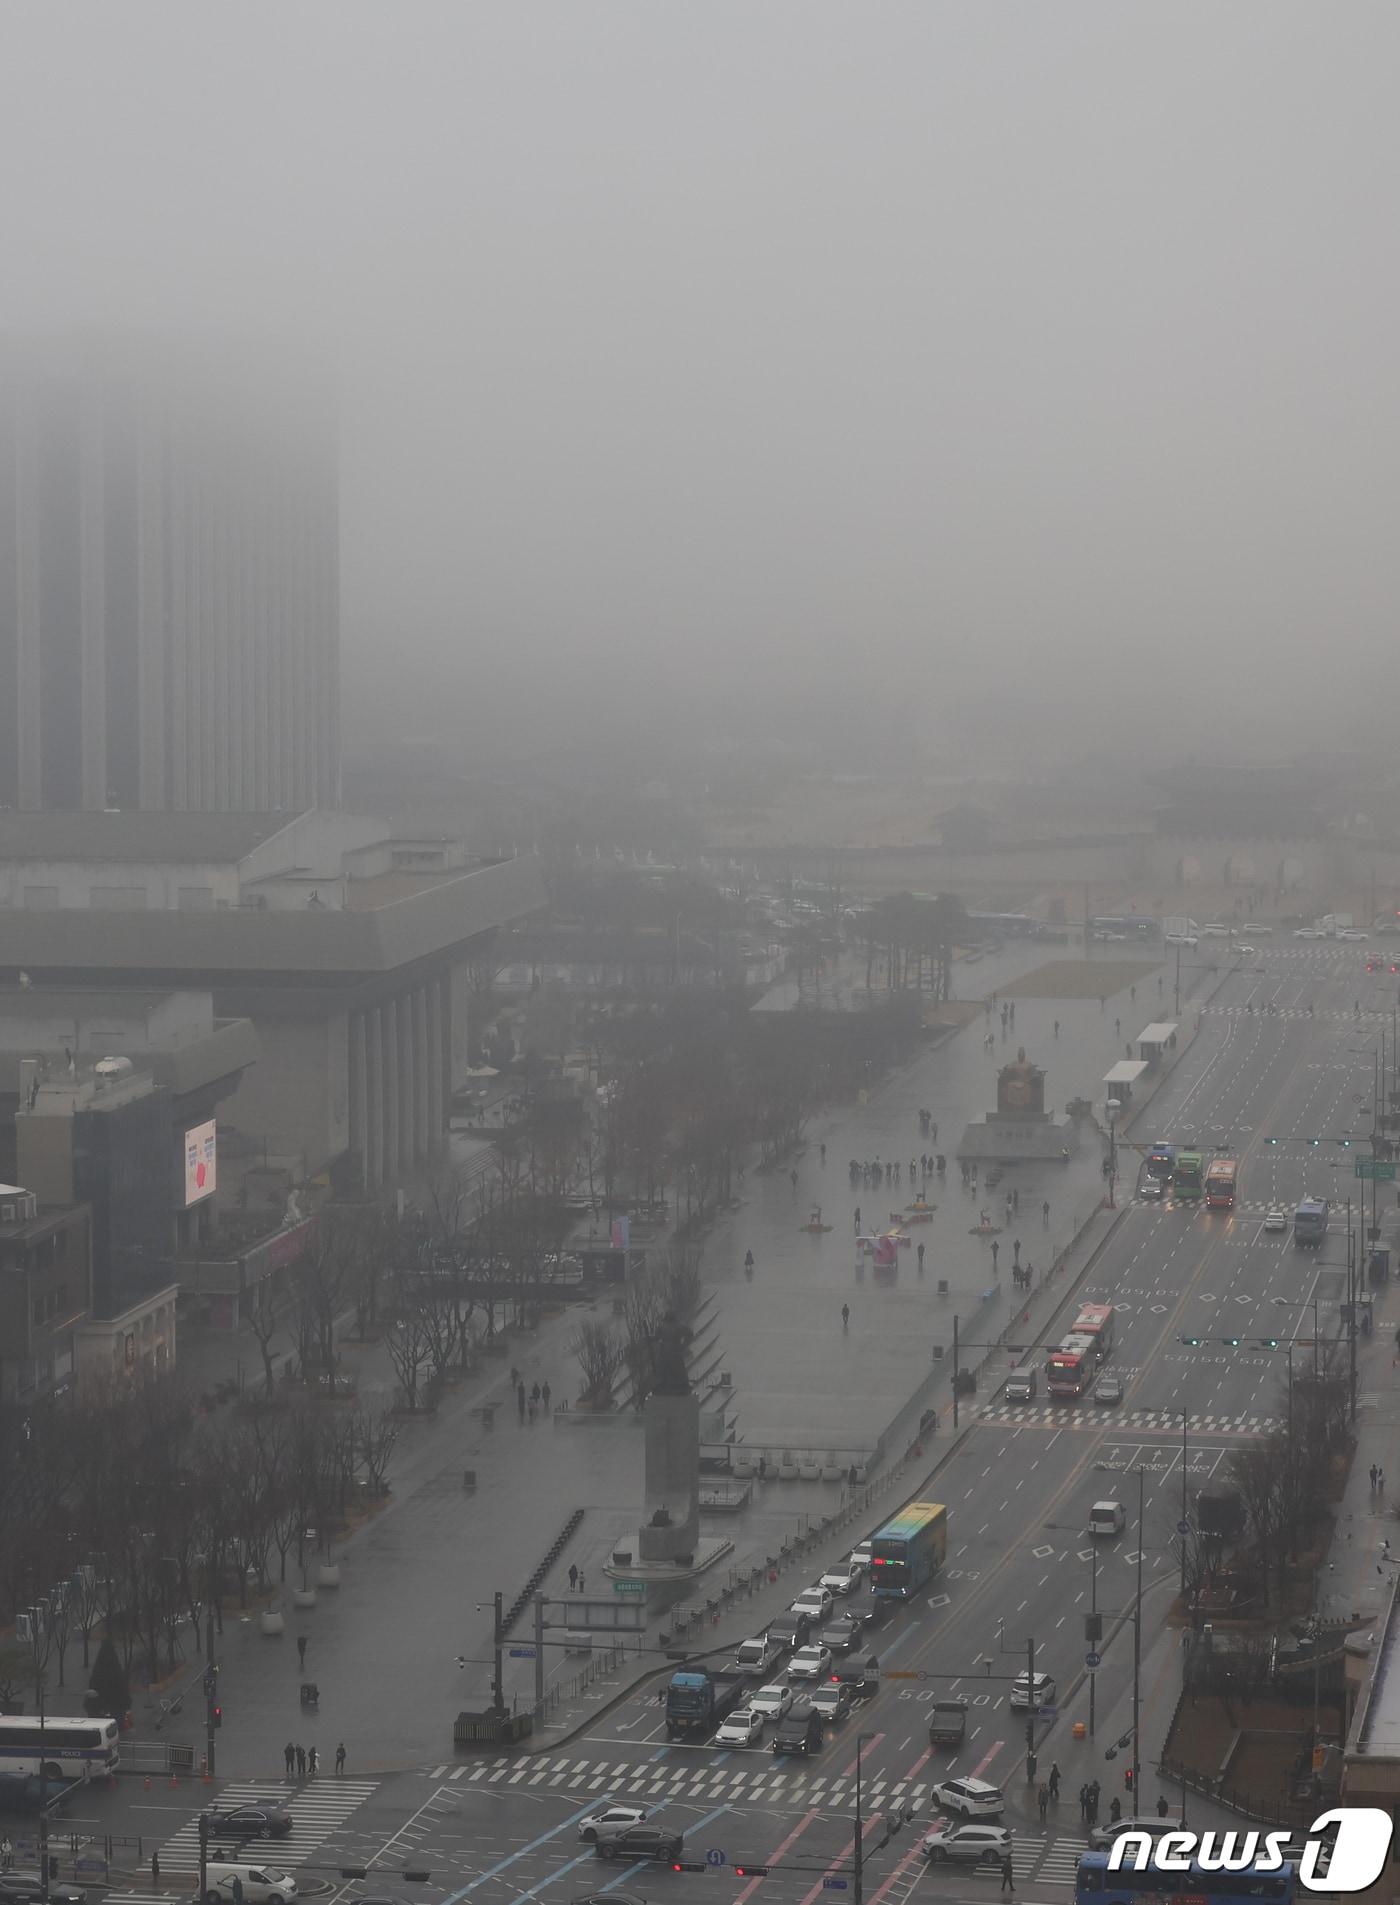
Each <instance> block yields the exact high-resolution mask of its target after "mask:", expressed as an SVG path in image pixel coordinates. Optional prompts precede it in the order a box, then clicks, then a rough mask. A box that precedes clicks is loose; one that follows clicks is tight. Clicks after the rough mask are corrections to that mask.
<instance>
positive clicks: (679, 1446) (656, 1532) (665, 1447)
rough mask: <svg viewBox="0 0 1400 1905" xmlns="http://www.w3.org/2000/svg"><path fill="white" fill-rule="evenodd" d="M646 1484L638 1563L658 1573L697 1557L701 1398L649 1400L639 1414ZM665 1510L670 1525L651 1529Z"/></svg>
mask: <svg viewBox="0 0 1400 1905" xmlns="http://www.w3.org/2000/svg"><path fill="white" fill-rule="evenodd" d="M642 1423H643V1426H644V1429H645V1433H646V1484H645V1492H644V1495H643V1501H644V1504H645V1506H644V1510H643V1518H642V1526H641V1528H640V1529H639V1530H638V1531H637V1541H638V1554H639V1558H640V1559H641V1560H642V1561H643V1562H644V1563H646V1564H647V1565H648V1566H651V1567H657V1566H660V1565H663V1564H664V1563H666V1562H668V1561H676V1560H679V1559H680V1558H681V1557H682V1556H690V1555H693V1554H694V1553H695V1550H696V1545H697V1543H698V1542H699V1539H700V1398H699V1397H698V1396H693V1395H684V1396H666V1395H656V1394H652V1395H650V1396H648V1397H647V1399H646V1402H645V1404H644V1405H643V1409H642ZM662 1509H664V1510H665V1511H666V1514H667V1516H668V1517H669V1522H668V1523H663V1524H662V1525H661V1526H660V1527H657V1526H655V1525H653V1522H652V1517H653V1516H654V1515H656V1514H657V1513H658V1511H660V1510H662Z"/></svg>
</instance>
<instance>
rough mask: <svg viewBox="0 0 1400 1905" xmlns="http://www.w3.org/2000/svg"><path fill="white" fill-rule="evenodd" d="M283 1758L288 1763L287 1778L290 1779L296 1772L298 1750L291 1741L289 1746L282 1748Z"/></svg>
mask: <svg viewBox="0 0 1400 1905" xmlns="http://www.w3.org/2000/svg"><path fill="white" fill-rule="evenodd" d="M282 1757H283V1759H284V1760H285V1761H286V1762H287V1777H288V1779H290V1778H291V1776H292V1774H293V1773H294V1772H295V1771H296V1765H297V1749H296V1748H295V1747H294V1746H293V1745H292V1743H291V1741H290V1740H288V1741H287V1744H286V1745H285V1746H284V1747H283V1748H282Z"/></svg>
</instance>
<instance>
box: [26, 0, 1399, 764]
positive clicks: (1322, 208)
mask: <svg viewBox="0 0 1400 1905" xmlns="http://www.w3.org/2000/svg"><path fill="white" fill-rule="evenodd" d="M0 19H3V23H4V53H3V64H2V66H0V71H2V72H3V78H0V88H2V89H3V91H2V92H0V99H2V100H3V111H0V146H2V149H3V165H2V166H0V248H2V249H0V257H3V266H4V294H3V296H4V311H5V319H6V321H7V323H12V324H19V325H23V326H25V327H32V326H35V325H39V326H43V327H51V328H54V329H60V330H61V329H69V328H74V327H81V328H85V329H93V328H97V329H100V328H102V327H107V326H118V327H129V326H138V327H150V326H158V327H162V328H165V329H169V330H175V331H186V330H193V331H199V330H204V329H209V328H214V329H218V330H221V331H227V330H230V329H233V330H238V331H245V332H255V333H259V334H262V335H263V336H265V337H267V338H268V339H269V340H275V339H276V337H277V336H278V334H279V333H281V332H284V331H285V332H292V333H295V334H297V335H298V336H302V335H306V334H308V333H309V334H310V335H312V336H314V337H316V338H318V339H321V340H324V345H325V349H326V352H327V355H328V356H330V357H332V358H334V359H335V360H336V361H338V364H339V367H340V373H341V377H342V418H343V440H342V441H343V478H344V488H343V545H344V619H345V647H346V670H345V678H346V712H347V717H348V721H349V725H350V728H351V731H352V733H359V734H361V735H363V734H364V733H365V732H366V731H367V730H369V729H371V728H373V727H374V726H375V724H378V731H379V732H381V733H384V734H393V735H408V734H437V733H440V732H442V731H443V729H444V727H445V726H451V725H452V724H453V723H455V722H457V721H459V720H461V721H465V722H467V723H468V725H469V727H471V729H472V731H474V732H478V731H483V730H484V731H485V732H488V733H489V734H490V735H492V736H494V737H495V740H496V744H497V745H500V744H503V743H505V742H506V741H507V740H509V744H510V745H512V746H519V745H521V743H522V739H523V737H525V736H529V735H531V734H532V733H533V736H534V738H536V739H538V738H540V737H542V736H545V735H547V734H549V733H550V732H552V731H553V727H554V724H555V723H556V722H558V721H561V720H581V719H584V718H587V719H588V720H589V721H596V722H598V723H601V724H602V731H603V732H605V733H607V734H609V735H610V736H611V738H612V739H613V740H616V739H618V737H619V734H620V731H621V730H620V728H619V725H618V724H620V723H623V722H625V721H626V720H627V718H628V717H629V716H630V715H632V714H633V713H634V712H637V713H642V714H644V715H645V716H646V718H647V720H648V722H649V723H657V722H660V723H666V722H668V721H669V720H671V719H676V720H678V722H679V723H680V724H681V727H682V731H685V730H688V729H689V728H690V727H691V726H692V725H693V721H694V719H695V717H696V715H697V713H698V715H699V716H700V718H702V719H705V720H710V719H714V720H720V721H722V720H723V718H724V710H725V708H726V705H729V706H732V705H733V702H734V692H735V687H736V684H739V685H742V686H743V687H746V688H747V689H748V690H749V692H750V694H751V696H752V698H753V704H754V706H751V707H750V710H749V712H750V716H751V717H752V714H753V712H754V708H755V707H756V708H757V709H759V710H762V709H764V708H766V709H768V710H769V711H771V715H772V718H773V720H774V721H775V722H780V721H781V720H783V719H784V718H785V716H786V715H787V714H789V713H790V712H791V710H792V709H794V708H798V707H802V706H805V705H808V704H810V703H812V702H814V701H818V702H819V701H822V700H824V699H825V700H828V701H831V700H838V699H840V698H842V697H847V698H849V700H850V701H851V703H852V704H853V705H854V704H859V705H860V707H861V708H862V710H863V711H864V713H865V714H866V715H867V716H868V714H869V713H870V711H871V710H880V709H885V708H888V709H890V710H899V711H900V713H901V716H902V725H901V727H900V729H899V730H898V731H899V732H900V733H901V734H903V733H905V732H906V731H907V723H908V720H909V714H910V709H911V705H912V706H913V707H914V708H915V709H917V710H919V714H920V726H921V727H924V728H925V732H926V734H927V735H928V736H929V737H930V738H931V739H933V740H934V741H936V740H937V739H938V738H939V736H941V735H944V734H949V733H959V734H963V736H964V738H965V731H964V729H963V725H962V724H963V721H964V719H965V718H968V719H971V720H972V721H974V722H975V724H976V729H977V731H978V732H980V733H981V734H983V735H985V738H986V744H987V747H988V748H989V750H996V749H997V748H998V747H1000V746H1013V745H1015V746H1019V745H1022V744H1023V743H1024V737H1025V735H1026V734H1027V733H1028V732H1030V731H1033V730H1035V729H1040V730H1041V731H1042V732H1043V733H1048V734H1049V735H1050V736H1052V738H1053V744H1054V745H1058V746H1062V747H1063V746H1067V745H1068V746H1074V745H1080V744H1084V743H1086V742H1087V743H1090V744H1092V743H1094V742H1095V741H1098V742H1102V740H1103V739H1104V737H1105V736H1106V735H1110V734H1111V735H1113V736H1114V737H1115V738H1117V739H1120V740H1121V739H1122V738H1124V737H1127V738H1129V739H1131V738H1132V737H1133V736H1134V735H1135V734H1136V735H1139V736H1142V737H1146V736H1151V737H1153V738H1154V739H1155V738H1156V737H1159V736H1160V735H1161V734H1162V732H1163V731H1164V730H1167V731H1170V732H1171V733H1172V734H1173V737H1174V742H1175V743H1177V744H1180V745H1182V746H1185V745H1187V744H1191V743H1194V742H1195V741H1196V740H1198V739H1201V738H1203V737H1208V736H1218V737H1221V738H1222V740H1223V739H1226V738H1228V739H1229V740H1230V741H1231V744H1232V745H1235V746H1238V747H1240V748H1256V747H1257V746H1259V745H1260V744H1261V741H1262V744H1263V745H1265V746H1267V745H1269V744H1270V743H1271V741H1273V740H1275V739H1276V740H1278V741H1279V742H1282V741H1284V740H1285V739H1286V740H1287V743H1288V744H1289V745H1294V744H1297V743H1301V742H1306V741H1307V740H1308V739H1314V740H1317V741H1322V742H1325V743H1328V744H1333V743H1335V742H1337V741H1340V740H1341V739H1342V738H1344V736H1345V734H1346V732H1347V731H1348V726H1349V724H1351V723H1353V722H1363V723H1364V721H1366V720H1367V719H1369V717H1368V716H1367V715H1366V714H1365V712H1364V710H1365V709H1366V707H1367V705H1368V704H1371V705H1373V704H1374V700H1375V697H1374V687H1375V685H1377V683H1378V682H1379V680H1381V679H1388V675H1389V670H1387V671H1386V675H1385V676H1384V677H1382V676H1379V675H1377V674H1376V673H1375V672H1374V671H1375V669H1376V667H1377V665H1378V664H1379V663H1380V662H1381V661H1382V659H1384V660H1386V661H1389V659H1390V657H1391V655H1392V653H1393V642H1394V622H1395V605H1396V600H1397V583H1400V574H1398V573H1397V570H1398V569H1400V553H1397V552H1398V551H1400V539H1397V538H1396V536H1395V533H1394V522H1395V519H1396V513H1397V505H1398V504H1400V484H1397V458H1398V457H1400V427H1397V426H1400V417H1397V402H1396V397H1397V356H1396V349H1395V338H1396V336H1397V334H1398V333H1400V312H1398V311H1397V308H1396V304H1397V300H1396V282H1397V262H1396V236H1395V233H1396V224H1395V215H1394V198H1395V191H1396V182H1397V176H1396V175H1397V165H1396V161H1397V153H1400V120H1398V119H1397V115H1396V112H1395V105H1394V98H1393V94H1394V78H1395V73H1396V70H1397V55H1400V16H1397V14H1396V11H1395V9H1394V8H1393V7H1392V6H1390V5H1388V4H1374V5H1366V4H1357V3H1356V0H1353V4H1351V5H1349V6H1347V7H1346V8H1332V7H1319V6H1316V5H1295V4H1280V3H1279V0H1267V4H1235V5H1231V6H1221V5H1220V4H1218V0H1208V3H1201V4H1181V3H1180V0H1172V4H1170V5H1168V4H1158V5H1141V6H1132V7H1124V6H1121V5H1120V4H1117V0H1112V3H1109V4H1092V5H1090V4H1083V3H1082V0H1080V3H1077V4H1065V5H1059V6H1053V7H1051V6H1028V5H1022V6H1019V7H1011V6H1002V7H991V8H989V7H984V6H978V5H975V4H964V5H960V6H952V5H942V4H936V3H935V0H911V3H910V4H889V3H887V4H879V5H869V6H867V5H844V6H836V5H830V4H824V3H822V0H795V3H793V4H780V3H778V0H767V3H766V4H754V3H753V0H703V3H702V0H696V3H694V4H690V5H684V4H680V0H675V3H673V4H658V3H657V0H635V3H634V4H615V3H614V0H570V3H569V4H563V5H555V6H549V7H546V6H539V5H534V4H528V3H527V0H497V3H496V4H492V5H472V4H462V3H460V0H459V3H457V4H447V5H436V4H425V0H414V4H412V5H402V4H389V0H383V3H382V4H378V5H366V4H347V0H327V3H325V4H311V3H308V0H301V3H299V4H296V5H287V4H286V3H285V0H276V3H275V4H251V5H249V4H243V5H239V6H232V7H212V6H191V5H189V4H188V0H168V3H162V4H145V3H143V0H121V4H112V0H95V3H94V4H85V5H75V4H66V3H64V0H34V3H33V4H28V5H16V4H8V5H6V6H5V7H4V9H3V13H2V14H0ZM1368 680H1369V681H1370V682H1371V684H1372V691H1371V692H1369V693H1368V691H1367V688H1366V685H1365V684H1366V683H1367V682H1368ZM551 687H552V688H553V689H554V690H556V691H557V692H555V693H552V694H551V693H550V692H549V691H550V689H551ZM512 708H515V709H518V710H524V709H527V708H528V709H529V710H530V711H531V717H532V720H533V722H534V724H535V725H534V726H533V729H532V728H530V727H528V726H527V727H525V728H523V729H518V728H511V729H505V728H503V727H502V716H503V714H505V713H507V712H508V711H509V710H510V709H512ZM1319 713H1320V714H1321V716H1322V718H1323V722H1324V723H1325V728H1323V729H1319ZM1358 731H1359V730H1358Z"/></svg>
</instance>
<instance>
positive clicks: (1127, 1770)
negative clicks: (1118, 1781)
mask: <svg viewBox="0 0 1400 1905" xmlns="http://www.w3.org/2000/svg"><path fill="white" fill-rule="evenodd" d="M1123 1784H1124V1785H1125V1786H1126V1787H1127V1789H1128V1791H1129V1792H1131V1791H1132V1790H1133V1769H1132V1767H1131V1766H1125V1767H1124V1768H1123Z"/></svg>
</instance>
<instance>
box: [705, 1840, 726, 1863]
mask: <svg viewBox="0 0 1400 1905" xmlns="http://www.w3.org/2000/svg"><path fill="white" fill-rule="evenodd" d="M705 1863H706V1865H723V1864H724V1853H723V1852H722V1851H721V1850H720V1848H719V1847H718V1846H717V1845H712V1846H711V1847H710V1849H709V1851H708V1852H707V1853H706V1854H705Z"/></svg>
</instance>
